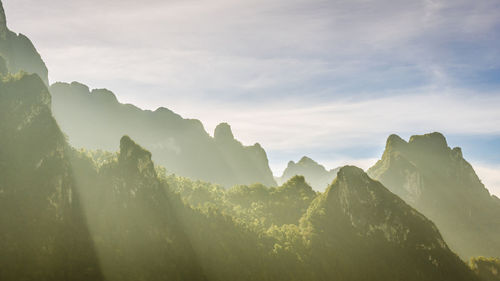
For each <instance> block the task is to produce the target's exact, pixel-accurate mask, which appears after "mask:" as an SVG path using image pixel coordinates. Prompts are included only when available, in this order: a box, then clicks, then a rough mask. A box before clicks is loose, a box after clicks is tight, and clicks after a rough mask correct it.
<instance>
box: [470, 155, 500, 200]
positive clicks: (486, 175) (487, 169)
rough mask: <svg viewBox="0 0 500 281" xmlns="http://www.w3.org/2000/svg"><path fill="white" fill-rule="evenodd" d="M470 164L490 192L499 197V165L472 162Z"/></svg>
mask: <svg viewBox="0 0 500 281" xmlns="http://www.w3.org/2000/svg"><path fill="white" fill-rule="evenodd" d="M472 166H473V167H474V170H475V171H476V173H477V175H478V176H479V178H480V179H481V181H482V182H483V184H484V185H485V186H486V188H488V190H489V191H490V193H491V194H495V195H496V196H497V197H500V165H491V164H485V163H481V162H474V163H472Z"/></svg>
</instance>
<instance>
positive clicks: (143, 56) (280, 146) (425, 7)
mask: <svg viewBox="0 0 500 281" xmlns="http://www.w3.org/2000/svg"><path fill="white" fill-rule="evenodd" d="M3 3H4V6H5V9H6V11H7V14H8V22H9V26H10V27H11V28H12V29H13V30H16V31H20V32H23V33H25V34H27V35H28V36H29V37H30V38H32V39H33V41H34V43H35V44H36V46H37V48H38V49H39V51H40V52H41V54H42V56H43V57H44V59H45V61H46V62H47V64H48V66H49V69H50V78H51V80H52V81H73V80H78V81H81V82H83V83H86V84H89V85H90V86H91V87H97V88H103V87H105V88H109V89H111V90H113V91H114V92H116V94H117V96H118V98H119V99H120V100H121V101H122V102H131V103H134V104H136V105H138V106H140V107H142V108H151V109H154V108H156V107H159V106H165V107H169V108H171V109H172V110H174V111H177V112H180V113H181V114H183V115H184V116H185V117H194V118H199V119H201V120H202V121H203V122H204V123H205V124H206V126H207V128H208V129H209V130H212V129H213V128H214V126H215V125H216V124H217V123H218V122H221V121H229V122H230V123H231V124H232V125H233V129H234V131H235V134H236V135H237V136H238V138H240V139H242V140H243V141H244V142H245V143H253V142H257V141H258V142H261V143H262V144H263V145H264V146H265V147H266V149H267V150H268V152H269V155H270V160H271V164H272V165H273V167H275V169H277V170H280V169H282V167H283V165H285V164H286V162H287V161H288V160H291V159H298V158H300V156H302V155H304V154H307V155H310V156H313V157H314V158H317V159H318V160H320V161H322V162H324V163H331V164H332V165H335V163H345V162H346V161H353V162H355V161H365V160H363V159H373V158H375V157H378V156H379V153H381V149H382V148H383V144H384V142H385V138H386V137H387V135H388V134H390V133H399V134H401V135H403V136H408V135H410V134H415V133H425V132H429V131H442V132H444V133H446V134H458V135H500V132H499V130H500V129H499V128H500V114H499V113H498V110H497V109H498V108H500V99H499V98H498V96H499V94H500V92H499V91H500V82H499V81H500V79H499V77H500V48H498V46H499V45H500V28H499V27H500V2H498V1H497V0H477V1H469V0H417V1H415V0H404V1H391V0H380V1H370V0H353V1H344V0H333V1H332V0H292V1H290V0H265V1H264V0H252V1H244V0H237V1H233V0H210V1H204V0H203V1H202V0H187V1H180V0H169V1H164V0H145V1H135V0H107V1H99V0H73V1H66V0H51V1H43V3H41V2H40V1H36V0H3ZM456 145H460V144H456ZM464 152H465V154H466V156H467V150H465V151H464ZM499 161H500V160H499ZM365 162H366V161H365ZM365 162H363V163H365ZM280 167H281V168H280ZM492 174H493V173H491V172H490V173H483V175H484V176H485V177H490V178H493V177H492V176H491V175H492ZM485 181H486V180H485ZM488 181H489V182H492V181H491V180H488ZM493 182H494V181H493Z"/></svg>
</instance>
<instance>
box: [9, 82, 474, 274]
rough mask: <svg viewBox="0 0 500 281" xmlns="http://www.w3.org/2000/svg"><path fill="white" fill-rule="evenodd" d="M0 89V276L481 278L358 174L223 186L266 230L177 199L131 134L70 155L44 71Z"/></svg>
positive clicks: (430, 229) (347, 171)
mask: <svg viewBox="0 0 500 281" xmlns="http://www.w3.org/2000/svg"><path fill="white" fill-rule="evenodd" d="M0 81H1V82H0V117H1V118H2V120H3V122H2V123H1V124H0V148H1V149H0V228H1V229H2V232H1V233H0V250H1V251H0V262H2V267H1V269H0V277H1V279H2V280H110V281H114V280H131V281H132V280H200V281H202V280H332V279H338V280H347V281H361V280H367V279H368V278H369V279H370V280H386V281H390V280H394V281H396V280H436V281H437V280H440V281H442V280H456V281H460V280H469V281H474V280H477V279H476V276H475V275H474V273H473V272H472V271H471V270H470V269H469V268H468V267H467V266H466V265H465V264H464V263H463V262H462V261H461V260H460V259H459V258H458V257H457V256H456V255H454V254H453V253H452V252H451V251H450V250H449V249H448V247H447V246H446V243H445V242H444V241H443V239H442V238H441V236H440V234H439V232H438V230H437V228H436V227H435V226H434V225H433V224H432V223H431V222H430V221H429V220H427V219H426V218H425V217H424V216H423V215H421V214H419V213H418V212H416V211H415V210H413V209H412V208H411V207H409V206H408V205H406V204H405V203H404V202H403V201H402V200H401V199H399V198H398V197H397V196H396V195H394V194H392V193H390V192H389V191H388V190H387V189H386V188H385V187H383V186H382V184H380V183H379V182H376V181H373V180H371V179H370V178H369V177H368V176H367V175H366V174H365V173H364V172H363V171H362V170H360V169H358V168H355V167H344V168H342V169H341V170H340V171H339V173H338V177H337V179H336V180H335V181H334V183H333V184H332V185H331V186H330V187H329V188H328V189H327V191H326V192H325V193H324V194H321V195H317V193H315V192H314V191H313V190H312V188H311V187H309V186H308V185H307V184H306V183H305V180H304V178H303V177H299V176H298V177H294V178H292V179H291V180H290V181H289V182H287V183H286V184H285V185H283V186H281V187H278V188H271V189H269V191H272V192H269V193H267V195H266V194H265V193H262V194H260V195H259V194H256V193H255V192H253V191H256V192H257V193H259V192H260V191H261V190H262V189H261V188H257V189H254V190H252V189H245V188H243V190H242V191H243V192H242V191H240V190H239V189H238V188H236V187H235V189H234V191H231V190H224V189H221V192H227V193H228V194H230V196H229V197H231V196H232V197H231V200H232V202H233V204H234V205H235V208H239V209H242V208H245V205H248V206H247V210H248V212H256V213H255V214H256V215H258V206H259V203H258V202H259V201H260V202H266V201H268V202H269V203H272V204H269V208H270V213H273V212H274V214H276V217H277V218H279V217H283V221H281V222H279V224H281V223H284V224H283V225H281V226H272V227H270V228H269V230H266V231H262V230H259V229H257V228H255V225H254V222H253V221H252V218H255V216H253V217H252V216H251V217H250V219H248V220H247V219H246V218H245V217H232V216H231V215H228V214H225V213H223V212H220V211H219V210H218V209H217V206H216V207H215V208H213V207H212V208H207V209H206V210H200V209H195V208H191V207H189V206H187V205H185V204H184V203H183V201H182V200H181V198H180V196H178V195H176V194H175V193H174V192H172V189H171V187H169V186H168V184H167V182H168V181H166V180H165V178H162V176H159V175H158V173H157V169H156V168H155V166H154V164H153V162H152V159H151V157H152V155H151V153H150V152H149V151H147V150H145V149H144V148H142V147H141V146H140V145H138V144H137V143H136V142H135V141H133V140H132V139H131V138H130V137H128V136H123V137H121V139H120V141H119V147H120V148H119V152H117V153H103V152H92V151H86V150H75V149H73V148H71V147H70V146H69V145H68V144H67V142H66V140H65V138H64V135H63V133H62V132H61V130H60V129H59V127H58V125H57V123H56V121H55V119H54V118H53V117H52V114H51V110H50V101H51V96H50V94H49V92H48V90H47V88H46V87H45V85H44V83H43V82H42V81H41V80H40V78H39V77H38V76H36V75H28V74H22V73H21V74H18V75H15V76H12V75H8V76H6V77H2V79H0ZM226 133H227V131H226ZM226 137H227V135H226ZM227 139H229V138H227ZM227 139H226V140H227ZM247 191H251V192H247ZM260 193H261V192H260ZM240 195H241V196H240ZM238 196H240V197H238ZM245 197H247V198H249V199H251V198H252V197H255V198H256V199H251V200H252V201H254V203H257V204H254V203H251V204H248V202H246V200H245ZM266 197H270V198H266ZM239 200H240V201H241V202H240V203H238V201H239ZM311 200H312V202H311ZM271 201H272V202H271ZM293 202H296V204H297V205H296V206H294V205H293V204H292V203H293ZM238 204H240V207H238V206H237V205H238ZM294 204H295V203H294ZM306 206H308V208H307V211H305V210H306ZM256 207H257V209H256ZM289 207H293V209H294V210H290V211H288V212H287V208H289ZM304 212H305V214H304ZM280 214H281V215H280ZM301 215H302V218H301V219H300V222H299V221H297V220H298V218H299V216H301Z"/></svg>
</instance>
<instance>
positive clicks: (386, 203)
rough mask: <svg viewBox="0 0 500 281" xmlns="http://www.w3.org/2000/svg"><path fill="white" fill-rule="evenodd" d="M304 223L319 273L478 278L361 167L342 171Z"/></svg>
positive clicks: (428, 224) (359, 277) (418, 217)
mask: <svg viewBox="0 0 500 281" xmlns="http://www.w3.org/2000/svg"><path fill="white" fill-rule="evenodd" d="M302 223H303V224H304V227H305V228H306V229H309V233H308V237H309V239H310V243H311V255H312V256H313V260H316V261H318V264H317V267H318V268H317V270H314V272H318V274H320V273H325V272H326V273H327V274H329V275H330V276H333V277H335V276H337V277H338V278H340V277H341V276H344V278H345V276H349V277H350V278H348V279H350V280H415V281H416V280H476V279H475V277H474V276H473V274H471V272H470V271H469V269H468V268H467V266H466V265H465V264H464V263H463V262H461V261H460V259H459V258H458V257H457V256H456V255H455V254H454V253H452V252H451V251H450V250H449V249H448V246H447V245H446V243H445V242H444V240H443V239H442V237H441V235H440V234H439V231H438V230H437V228H436V226H435V225H434V224H433V223H432V222H431V221H429V220H428V219H426V218H425V217H424V216H423V215H422V214H420V213H418V212H417V211H416V210H414V209H413V208H411V207H410V206H408V205H407V204H406V203H405V202H404V201H403V200H401V199H400V198H399V197H397V196H396V195H394V194H392V193H391V192H390V191H389V190H387V189H386V188H385V187H384V186H383V185H382V184H381V183H380V182H377V181H374V180H372V179H371V178H369V177H368V175H367V174H366V173H365V172H363V170H361V169H359V168H356V167H352V166H346V167H343V168H341V169H340V171H339V172H338V176H337V178H336V179H335V181H334V182H333V183H332V185H331V186H330V187H329V188H328V189H327V191H326V192H325V193H324V194H323V195H321V196H320V197H318V198H317V199H316V200H315V202H313V203H312V204H311V207H310V208H309V210H308V212H307V215H306V217H305V218H304V219H303V222H302ZM327 261H328V262H327ZM360 268H362V269H363V271H359V269H360ZM317 278H318V279H322V278H324V276H321V275H320V276H317ZM333 279H335V278H333Z"/></svg>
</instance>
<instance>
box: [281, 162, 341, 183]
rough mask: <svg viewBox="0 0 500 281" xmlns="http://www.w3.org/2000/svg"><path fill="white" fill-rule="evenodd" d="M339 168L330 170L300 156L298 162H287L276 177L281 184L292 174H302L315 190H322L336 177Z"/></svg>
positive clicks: (292, 175)
mask: <svg viewBox="0 0 500 281" xmlns="http://www.w3.org/2000/svg"><path fill="white" fill-rule="evenodd" d="M339 169H340V168H335V169H331V170H327V169H325V167H324V166H323V165H320V164H318V163H317V162H316V161H314V160H312V159H311V158H309V157H306V156H304V157H302V158H301V159H300V160H299V162H297V163H295V162H293V161H290V162H288V166H287V167H286V169H285V171H284V172H283V175H282V176H281V177H279V178H277V179H276V180H277V182H278V183H279V184H283V183H284V182H286V181H287V180H289V179H291V178H292V177H294V176H297V175H301V176H304V177H305V179H306V181H307V182H308V183H309V184H311V186H312V187H313V188H314V189H315V190H317V191H324V190H325V189H326V188H327V187H328V185H330V183H332V181H333V180H334V179H335V177H337V172H338V171H339Z"/></svg>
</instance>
